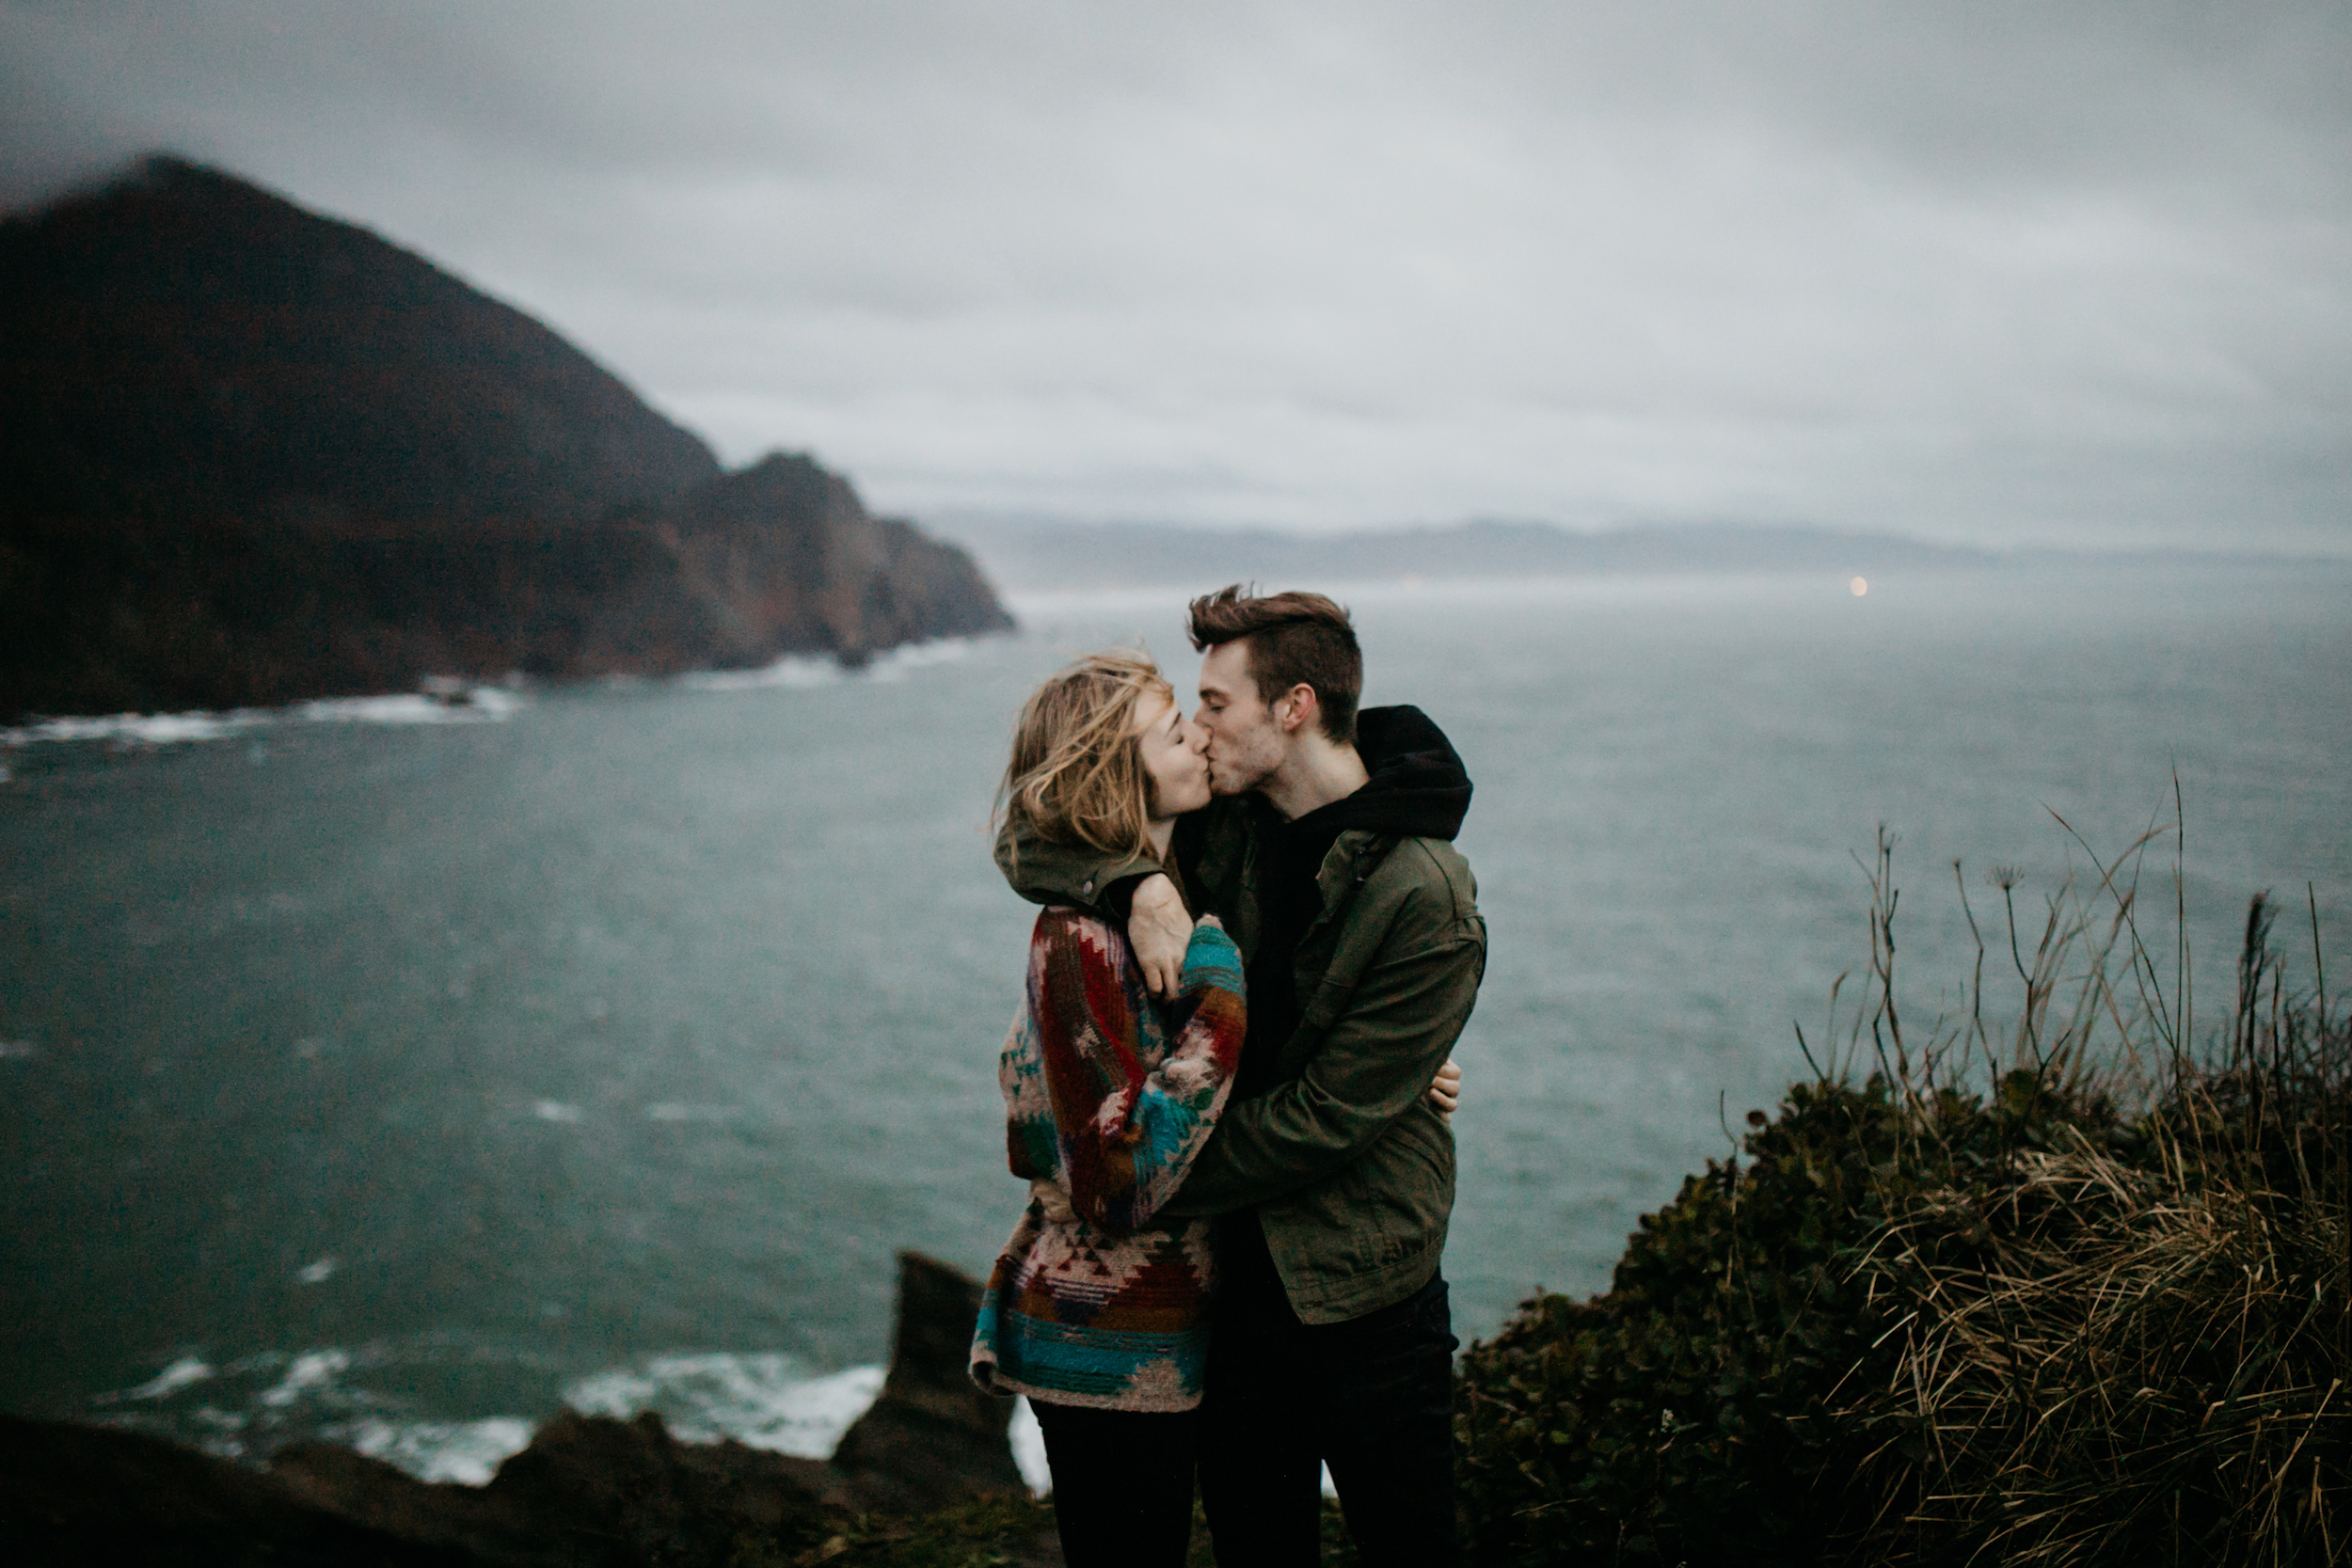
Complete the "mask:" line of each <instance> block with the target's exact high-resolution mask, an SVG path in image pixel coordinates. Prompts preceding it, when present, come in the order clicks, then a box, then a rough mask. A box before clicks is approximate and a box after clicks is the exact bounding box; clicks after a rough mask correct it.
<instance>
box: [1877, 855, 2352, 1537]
mask: <svg viewBox="0 0 2352 1568" xmlns="http://www.w3.org/2000/svg"><path fill="white" fill-rule="evenodd" d="M2152 836H2153V835H2152ZM2147 842H2148V840H2145V839H2143V840H2142V841H2141V844H2140V845H2136V846H2134V847H2133V849H2132V850H2131V851H2130V852H2129V853H2128V855H2127V857H2125V859H2124V860H2122V861H2119V862H2118V863H2115V864H2112V865H2103V866H2100V867H2099V868H2098V874H2097V876H2096V878H2095V879H2084V881H2083V882H2081V883H2079V884H2070V885H2069V886H2068V888H2066V889H2065V890H2063V891H2062V892H2061V893H2060V894H2059V895H2058V896H2055V897H2053V898H2051V899H2050V900H2049V901H2048V906H2047V909H2046V911H2045V916H2044V920H2043V923H2042V932H2041V935H2040V937H2039V939H2038V941H2037V942H2036V945H2035V947H2034V950H2033V955H2032V958H2031V961H2030V962H2028V960H2027V958H2026V955H2025V953H2024V952H2023V950H2022V944H2020V943H2019V942H2017V940H2016V931H2017V926H2016V918H2015V912H2014V910H2013V907H2012V908H2011V910H2010V922H2009V936H2010V951H2009V957H2010V959H2011V961H2012V963H2013V964H2014V966H2015V968H2016V971H2017V973H2018V974H2019V976H2020V977H2021V979H2023V981H2024V982H2025V988H2026V992H2025V994H2026V1002H2025V1006H2024V1007H2023V1008H2022V1010H2021V1013H2020V1016H2019V1018H2018V1021H2017V1022H2016V1024H2015V1026H2014V1027H2013V1028H2012V1029H2010V1030H2006V1031H2004V1032H2003V1034H2002V1036H2001V1037H1998V1038H1997V1039H1996V1038H1995V1037H1994V1035H1993V1034H1992V1033H1991V1032H1990V1031H1989V1030H1987V1029H1986V1028H1985V1027H1984V1025H1983V1023H1982V1022H1981V1007H1980V1004H1979V1005H1978V1006H1972V1007H1971V1009H1970V1012H1969V1016H1968V1017H1966V1018H1965V1019H1961V1020H1957V1021H1939V1024H1938V1027H1937V1028H1936V1029H1935V1030H1934V1031H1931V1035H1930V1037H1929V1041H1928V1043H1927V1045H1926V1046H1925V1047H1924V1048H1915V1047H1914V1046H1913V1045H1910V1044H1907V1043H1906V1042H1905V1040H1904V1038H1903V1034H1902V1025H1901V1021H1900V1019H1899V1016H1898V1015H1897V1012H1896V1010H1895V1007H1894V1006H1893V1003H1892V1001H1891V996H1892V992H1893V978H1894V975H1893V962H1894V951H1895V949H1894V944H1893V935H1892V927H1893V918H1894V911H1895V898H1894V895H1893V892H1892V878H1891V862H1890V860H1889V858H1888V846H1887V845H1885V844H1882V845H1881V851H1880V863H1879V865H1878V866H1877V867H1876V875H1875V877H1874V893H1875V896H1874V898H1873V918H1872V938H1873V942H1872V945H1873V949H1874V952H1873V965H1872V980H1873V982H1874V984H1873V986H1872V988H1871V989H1872V991H1873V992H1874V993H1875V1004H1874V1005H1873V1006H1866V1009H1865V1010H1864V1012H1863V1014H1862V1015H1860V1016H1858V1017H1857V1019H1856V1020H1855V1022H1854V1025H1853V1028H1852V1031H1851V1034H1850V1035H1849V1037H1848V1040H1847V1042H1846V1044H1847V1047H1848V1050H1849V1053H1850V1054H1849V1060H1851V1058H1852V1056H1853V1055H1858V1054H1859V1053H1860V1051H1861V1048H1862V1039H1863V1035H1864V1033H1865V1032H1866V1030H1867V1033H1868V1035H1869V1037H1870V1044H1871V1048H1872V1049H1873V1051H1874V1052H1875V1053H1876V1054H1877V1056H1878V1058H1879V1061H1880V1064H1881V1068H1882V1071H1883V1073H1884V1075H1885V1076H1886V1077H1887V1079H1888V1080H1889V1081H1891V1082H1892V1083H1894V1084H1897V1085H1900V1086H1901V1093H1900V1096H1899V1098H1900V1100H1901V1102H1902V1103H1903V1105H1904V1107H1905V1115H1904V1121H1905V1123H1906V1126H1907V1128H1908V1130H1909V1132H1910V1135H1911V1136H1912V1137H1914V1138H1915V1139H1916V1140H1917V1141H1918V1145H1919V1146H1920V1147H1919V1150H1918V1152H1919V1155H1920V1158H1919V1159H1918V1160H1917V1161H1916V1163H1915V1164H1916V1168H1920V1169H1928V1170H1932V1169H1935V1168H1937V1166H1938V1164H1942V1166H1943V1169H1944V1170H1945V1172H1946V1173H1947V1174H1946V1179H1945V1180H1943V1181H1942V1182H1931V1183H1924V1184H1919V1185H1916V1186H1913V1187H1911V1188H1909V1190H1907V1191H1901V1192H1897V1191H1893V1190H1890V1191H1889V1192H1888V1193H1887V1203H1886V1209H1885V1212H1886V1213H1887V1215H1888V1219H1887V1223H1886V1224H1885V1226H1884V1227H1883V1230H1882V1231H1881V1233H1880V1234H1879V1235H1878V1237H1877V1238H1876V1239H1875V1242H1874V1243H1873V1244H1872V1245H1871V1246H1870V1247H1869V1248H1868V1249H1867V1251H1866V1252H1865V1253H1864V1254H1863V1255H1862V1257H1861V1258H1860V1259H1859V1261H1858V1264H1857V1266H1856V1270H1855V1277H1856V1278H1857V1280H1859V1281H1860V1282H1861V1283H1863V1284H1864V1286H1865V1287H1866V1290H1867V1295H1868V1298H1869V1300H1870V1302H1871V1304H1872V1307H1873V1308H1874V1311H1875V1313H1876V1315H1878V1317H1879V1318H1880V1320H1881V1321H1883V1322H1886V1323H1890V1324H1891V1326H1890V1327H1889V1328H1888V1329H1887V1330H1886V1334H1885V1337H1884V1338H1883V1339H1882V1340H1881V1344H1882V1345H1883V1346H1885V1347H1887V1348H1890V1349H1892V1350H1893V1351H1894V1352H1895V1354H1894V1356H1893V1359H1892V1363H1891V1365H1892V1371H1891V1375H1887V1374H1886V1373H1885V1372H1884V1371H1883V1369H1884V1368H1885V1367H1886V1366H1887V1362H1885V1361H1884V1360H1883V1359H1882V1360H1881V1361H1880V1362H1879V1363H1878V1366H1877V1367H1876V1368H1874V1369H1873V1371H1874V1374H1875V1375H1874V1376H1873V1378H1872V1385H1873V1386H1868V1387H1848V1388H1842V1389H1841V1390H1840V1398H1839V1400H1838V1401H1837V1403H1838V1406H1839V1409H1838V1417H1839V1418H1840V1419H1841V1420H1845V1421H1851V1422H1852V1423H1854V1425H1855V1428H1856V1429H1858V1430H1860V1431H1863V1432H1866V1433H1868V1434H1869V1436H1870V1437H1871V1439H1872V1440H1873V1442H1874V1444H1875V1447H1874V1448H1873V1449H1871V1451H1870V1453H1869V1456H1868V1459H1867V1462H1866V1463H1865V1465H1864V1466H1863V1468H1864V1472H1865V1474H1866V1475H1867V1476H1868V1477H1869V1478H1870V1481H1871V1483H1872V1484H1871V1485H1870V1486H1869V1487H1868V1489H1867V1491H1868V1496H1870V1497H1871V1498H1872V1499H1873V1501H1874V1503H1875V1505H1876V1507H1877V1514H1876V1517H1875V1518H1873V1519H1872V1520H1870V1521H1869V1522H1868V1523H1867V1526H1866V1527H1864V1528H1862V1530H1861V1533H1860V1535H1859V1537H1858V1538H1854V1539H1853V1540H1852V1544H1853V1546H1854V1548H1855V1555H1856V1556H1857V1557H1858V1558H1862V1559H1867V1560H1873V1561H1901V1562H1931V1561H1932V1562H2003V1563H2031V1564H2051V1565H2058V1564H2069V1565H2071V1564H2092V1563H2115V1562H2131V1563H2147V1564H2156V1563H2172V1562H2180V1563H2190V1562H2195V1563H2249V1564H2253V1563H2260V1564H2284V1563H2322V1562H2334V1561H2337V1560H2341V1559H2343V1558H2344V1556H2345V1555H2346V1554H2347V1552H2352V1490H2347V1481H2348V1480H2352V1181H2348V1180H2347V1173H2348V1172H2352V1136H2348V1135H2347V1132H2348V1126H2347V1124H2348V1123H2352V1117H2347V1111H2348V1110H2352V1030H2347V1028H2346V1025H2345V1022H2344V1020H2343V1019H2341V1018H2336V1019H2331V1018H2330V1017H2329V1014H2328V1000H2327V998H2326V994H2325V990H2324V981H2323V982H2322V984H2321V985H2320V986H2319V987H2318V988H2317V989H2315V990H2314V991H2313V992H2312V994H2309V995H2296V994H2292V993H2290V992H2289V991H2288V990H2287V987H2286V984H2285V978H2284V971H2283V967H2282V965H2281V964H2280V960H2279V958H2278V957H2277V956H2276V954H2275V952H2274V951H2273V949H2272V946H2271V940H2270V939H2271V920H2272V915H2273V912H2274V911H2272V909H2271V907H2270V906H2269V905H2268V903H2267V901H2266V899H2264V898H2257V899H2255V900H2254V902H2253V906H2252V909H2251V911H2249V919H2248V925H2247V934H2246V942H2245V950H2244V954H2243V956H2242V958H2241V959H2240V962H2239V966H2238V987H2237V992H2238V994H2237V996H2236V998H2235V1006H2234V1008H2233V1014H2232V1016H2231V1020H2230V1023H2229V1027H2228V1031H2227V1033H2226V1035H2225V1036H2222V1037H2217V1038H2215V1039H2214V1040H2212V1041H2211V1042H2209V1043H2208V1044H2207V1045H2205V1046H2204V1047H2203V1048H2202V1049H2198V1048H2196V1047H2194V1046H2192V1044H2191V1040H2192V1038H2193V1025H2192V1022H2191V1015H2190V1012H2189V1009H2188V1007H2187V1006H2186V1003H2187V988H2186V972H2187V956H2186V953H2185V949H2181V950H2180V951H2179V952H2178V954H2177V955H2176V956H2173V957H2174V962H2173V963H2172V964H2169V965H2166V966H2165V967H2170V968H2172V969H2173V971H2174V974H2173V976H2171V977H2172V979H2173V982H2174V983H2173V987H2172V989H2170V990H2169V991H2168V990H2167V989H2166V988H2165V987H2164V986H2163V985H2162V984H2161V983H2160V981H2161V979H2163V978H2164V977H2165V976H2163V975H2162V974H2161V971H2160V968H2159V960H2158V959H2157V958H2155V957H2154V956H2153V955H2152V954H2151V953H2150V951H2149V949H2148V948H2147V946H2146V945H2145V943H2144V942H2142V941H2141V939H2140V933H2139V929H2138V921H2137V913H2136V906H2137V860H2138V855H2139V851H2140V849H2141V848H2142V847H2144V846H2145V844H2146V843H2147ZM2014 880H2015V879H2013V878H2011V877H2008V876H2006V875H2000V874H1996V879H1995V883H1996V886H1998V887H1999V888H2000V891H2001V893H2002V895H2003V898H2004V902H2005V903H2006V902H2008V900H2009V898H2010V891H2011V889H2012V887H2013V886H2014ZM1965 891H1966V890H1965V883H1964V882H1963V895H1964V894H1965ZM1971 919H1972V924H1973V915H1972V917H1971ZM2313 923H2314V927H2315V926H2316V917H2315V911H2314V921H2313ZM1983 952H1984V946H1983V944H1982V942H1981V939H1980V942H1979V966H1978V976H1977V984H1978V989H1979V992H1980V990H1981V985H1982V974H1983ZM2317 956H2318V948H2317V944H2316V930H2314V946H2313V958H2314V961H2315V962H2316V959H2317ZM2176 999H2177V1001H2176ZM2003 1057H2006V1058H2007V1059H2006V1061H2004V1060H2003V1059H2002V1058H2003ZM1979 1063H1980V1064H1982V1066H1983V1067H1984V1068H1985V1069H1987V1070H1988V1071H1989V1073H1990V1075H1991V1076H1992V1077H1993V1079H1994V1094H1993V1095H1992V1096H1991V1097H1989V1099H1988V1100H1987V1101H1985V1104H1987V1105H1989V1106H1991V1107H1992V1108H1993V1109H1994V1111H1995V1112H1997V1111H1998V1110H1999V1109H2000V1108H2001V1107H2003V1106H2004V1105H2006V1106H2008V1107H2010V1108H2011V1109H2015V1108H2017V1107H2018V1106H2019V1105H2020V1104H2021V1103H2022V1102H2025V1101H2031V1100H2034V1099H2036V1098H2039V1097H2051V1098H2053V1099H2055V1100H2057V1101H2061V1102H2064V1103H2066V1104H2067V1105H2068V1106H2069V1107H2070V1113H2069V1114H2068V1115H2066V1116H2064V1117H2061V1118H2060V1120H2059V1123H2058V1129H2059V1130H2058V1135H2057V1136H2056V1137H2055V1138H2050V1139H2047V1140H2046V1141H2045V1143H2044V1146H2043V1147H2030V1146H2025V1145H2020V1146H2019V1147H2016V1148H2012V1149H2010V1150H2009V1151H2008V1152H2007V1154H2006V1156H2005V1157H2003V1158H2000V1159H1996V1160H1994V1161H1992V1162H1989V1163H1985V1164H1970V1163H1968V1162H1963V1161H1958V1160H1954V1161H1949V1162H1939V1161H1938V1160H1937V1159H1936V1158H1935V1154H1936V1149H1935V1146H1936V1145H1937V1144H1938V1143H1939V1142H1943V1143H1950V1142H1953V1141H1954V1140H1953V1139H1952V1133H1953V1122H1954V1120H1955V1118H1956V1117H1964V1116H1970V1115H1976V1114H1979V1113H1978V1112H1977V1111H1976V1110H1975V1105H1976V1102H1975V1101H1970V1100H1967V1099H1965V1098H1964V1097H1960V1096H1955V1095H1953V1094H1952V1093H1950V1091H1949V1088H1948V1084H1949V1082H1950V1080H1951V1079H1952V1078H1953V1077H1954V1076H1955V1075H1956V1074H1958V1073H1959V1072H1960V1071H1961V1070H1962V1069H1963V1065H1966V1066H1975V1065H1976V1064H1979ZM1833 1070H1835V1067H1833ZM1939 1078H1940V1079H1941V1080H1943V1083H1942V1084H1939ZM2118 1107H2121V1108H2122V1112H2121V1113H2120V1114H2119V1111H2118ZM2045 1125H2046V1123H2045Z"/></svg>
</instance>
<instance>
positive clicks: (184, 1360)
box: [98, 1355, 213, 1404]
mask: <svg viewBox="0 0 2352 1568" xmlns="http://www.w3.org/2000/svg"><path fill="white" fill-rule="evenodd" d="M212 1376H213V1369H212V1367H211V1366H210V1365H209V1364H207V1363H206V1362H204V1361H202V1360H200V1359H199V1358H198V1357H196V1356H193V1355H183V1356H182V1357H181V1358H180V1359H179V1360H177V1361H174V1362H173V1363H172V1364H171V1365H170V1366H168V1367H166V1368H165V1369H164V1370H162V1371H160V1372H157V1373H156V1374H155V1375H154V1376H153V1377H151V1378H149V1379H148V1380H147V1381H146V1382H145V1383H142V1384H140V1385H139V1386H137V1387H135V1388H125V1389H123V1390H121V1391H120V1392H119V1393H114V1394H101V1395H99V1396H98V1402H99V1403H100V1404H119V1403H121V1402H125V1401H130V1400H139V1401H147V1400H166V1399H169V1398H170V1397H171V1396H172V1395H174V1394H176V1393H178V1392H179V1391H180V1390H181V1389H183V1388H185V1387H187V1386H190V1385H191V1384H197V1383H203V1382H206V1381H208V1380H210V1379H211V1377H212Z"/></svg>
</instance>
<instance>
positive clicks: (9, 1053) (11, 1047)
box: [0, 1040, 40, 1062]
mask: <svg viewBox="0 0 2352 1568" xmlns="http://www.w3.org/2000/svg"><path fill="white" fill-rule="evenodd" d="M38 1055H40V1046H38V1045H35V1044H34V1043H33V1042H32V1041H31V1040H0V1062H5V1061H8V1060H9V1059H10V1058H14V1059H16V1060H18V1061H26V1060H29V1059H31V1058H32V1057H35V1056H38Z"/></svg>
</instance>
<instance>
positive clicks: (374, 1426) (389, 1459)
mask: <svg viewBox="0 0 2352 1568" xmlns="http://www.w3.org/2000/svg"><path fill="white" fill-rule="evenodd" d="M337 1435H338V1436H340V1437H341V1438H342V1441H344V1442H346V1443H349V1444H350V1445H351V1446H352V1447H353V1448H355V1449H358V1450H359V1451H360V1452H361V1453H363V1454H366V1455H367V1456H368V1457H369V1458H370V1459H380V1460H383V1461H384V1462H385V1463H386V1464H388V1465H397V1466H399V1467H400V1468H401V1469H403V1470H405V1471H407V1472H408V1473H409V1474H410V1475H412V1476H414V1477H416V1478H417V1479H418V1480H419V1481H458V1482H461V1483H462V1484H464V1485H467V1486H481V1485H484V1484H485V1483H487V1482H488V1481H489V1480H490V1478H491V1477H492V1476H494V1475H496V1474H497V1473H498V1467H499V1466H500V1465H502V1464H504V1463H505V1462H506V1461H507V1460H508V1459H510V1458H512V1457H513V1456H515V1455H516V1454H518V1453H520V1452H522V1451H523V1449H526V1448H528V1447H529V1446H530V1444H531V1423H530V1422H529V1421H526V1420H524V1419H523V1418H520V1417H518V1416H493V1417H491V1418H489V1419H487V1420H483V1421H361V1422H358V1423H357V1424H356V1425H353V1426H350V1427H346V1428H344V1429H342V1431H341V1432H339V1433H337Z"/></svg>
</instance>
